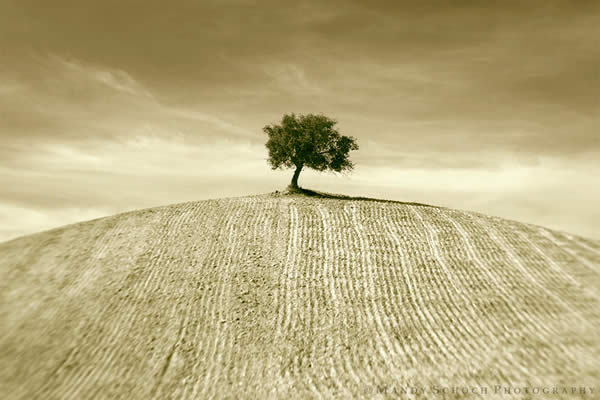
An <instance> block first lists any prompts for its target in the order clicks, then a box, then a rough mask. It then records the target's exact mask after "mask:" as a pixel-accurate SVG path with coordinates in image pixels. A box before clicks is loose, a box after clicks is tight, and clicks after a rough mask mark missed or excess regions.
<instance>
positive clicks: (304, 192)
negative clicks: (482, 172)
mask: <svg viewBox="0 0 600 400" xmlns="http://www.w3.org/2000/svg"><path fill="white" fill-rule="evenodd" d="M272 194H273V195H276V196H306V197H313V198H317V199H335V200H361V201H376V202H380V203H396V204H406V205H411V206H421V207H433V208H443V207H440V206H434V205H431V204H425V203H417V202H412V201H400V200H387V199H376V198H373V197H363V196H347V195H345V194H337V193H327V192H320V191H317V190H312V189H305V188H301V187H298V188H290V187H288V188H287V189H286V190H284V191H275V192H274V193H272Z"/></svg>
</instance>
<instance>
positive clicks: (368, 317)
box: [0, 195, 600, 399]
mask: <svg viewBox="0 0 600 400" xmlns="http://www.w3.org/2000/svg"><path fill="white" fill-rule="evenodd" d="M0 293H1V294H0V296H1V301H0V398H3V399H32V398H40V399H92V398H94V399H95V398H133V399H149V398H156V399H163V398H178V399H179V398H182V399H196V398H211V397H216V398H282V397H287V398H314V397H327V398H352V397H359V398H360V397H364V398H371V397H372V396H375V395H380V396H381V394H378V392H377V390H381V387H383V386H388V388H390V389H389V390H392V388H394V389H395V390H396V391H401V390H402V388H405V387H406V386H408V385H410V386H418V387H422V388H425V390H426V392H427V393H429V394H430V396H426V398H436V397H433V396H434V395H433V394H431V393H433V392H432V391H433V390H435V388H436V387H437V388H440V387H447V388H451V387H454V386H469V387H471V386H477V387H481V386H488V387H489V389H488V390H489V392H488V394H487V395H485V396H484V397H485V398H494V396H495V395H494V386H495V385H502V386H503V387H506V386H513V387H518V386H529V387H532V386H535V385H537V386H541V387H555V386H558V387H563V386H564V387H569V388H570V387H578V388H579V387H584V386H585V387H588V388H589V387H596V390H600V387H598V386H599V383H600V372H599V371H600V361H599V360H600V339H599V338H598V334H597V332H598V329H599V328H600V242H598V241H593V240H587V239H583V238H580V237H574V236H571V235H567V234H564V233H559V232H556V231H552V230H548V229H545V228H542V227H537V226H532V225H527V224H522V223H518V222H514V221H508V220H505V219H500V218H492V217H486V216H483V215H480V214H476V213H470V212H465V211H457V210H452V209H445V208H437V207H430V206H419V205H411V204H403V203H394V202H378V201H366V200H340V199H319V198H308V197H298V196H273V195H263V196H251V197H242V198H232V199H221V200H209V201H199V202H192V203H185V204H178V205H173V206H166V207H159V208H155V209H146V210H140V211H136V212H129V213H125V214H119V215H116V216H113V217H107V218H101V219H97V220H93V221H88V222H84V223H78V224H74V225H69V226H66V227H63V228H58V229H54V230H51V231H48V232H42V233H39V234H34V235H30V236H26V237H22V238H19V239H15V240H12V241H9V242H6V243H2V244H0ZM377 386H379V387H380V388H379V389H378V388H377ZM587 393H588V394H587V396H583V395H582V397H583V398H591V397H589V396H590V394H589V391H588V392H587ZM437 396H438V397H437V398H443V396H442V394H437ZM446 396H447V398H454V397H457V398H461V399H464V398H478V397H480V396H479V395H478V394H477V392H475V393H471V394H468V395H465V394H460V395H452V394H451V393H450V394H446ZM504 396H505V397H502V398H506V395H504ZM561 396H562V397H563V398H573V397H577V396H578V395H577V394H575V395H572V394H569V395H564V394H563V395H560V394H559V395H558V396H557V395H554V396H553V398H561ZM521 397H523V398H525V395H524V394H513V395H512V396H511V398H521Z"/></svg>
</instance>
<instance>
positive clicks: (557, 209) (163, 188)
mask: <svg viewBox="0 0 600 400" xmlns="http://www.w3.org/2000/svg"><path fill="white" fill-rule="evenodd" d="M292 112H294V113H297V114H307V113H323V114H325V115H327V116H329V117H332V118H335V119H336V120H337V121H338V125H337V126H338V129H339V131H340V132H341V133H342V134H346V135H352V136H354V137H356V138H357V140H358V144H359V146H360V150H358V151H355V152H352V153H351V159H352V160H354V161H355V163H356V168H355V170H354V171H353V173H351V174H344V175H339V174H327V173H316V172H313V171H310V170H305V171H303V172H302V174H301V176H300V185H301V186H303V187H308V188H311V189H316V190H323V191H327V192H333V193H344V194H348V195H359V196H365V197H377V198H384V199H392V200H401V201H415V202H421V203H429V204H435V205H440V206H446V207H452V208H458V209H462V210H472V211H477V212H481V213H484V214H489V215H495V216H500V217H505V218H509V219H513V220H518V221H522V222H529V223H533V224H537V225H543V226H546V227H549V228H553V229H558V230H561V231H566V232H570V233H573V234H577V235H582V236H586V237H589V238H594V239H600V210H599V207H598V204H600V163H599V162H598V160H599V154H600V132H599V128H600V2H598V1H584V0H578V1H573V0H567V1H553V0H543V1H542V0H540V1H510V0H508V1H503V2H484V1H462V0H455V1H418V2H415V1H411V2H408V1H392V0H389V1H382V0H369V1H337V0H334V1H322V0H321V1H319V0H317V1H295V2H282V1H270V0H268V1H247V0H238V1H230V0H218V1H217V0H215V1H212V0H203V1H178V0H172V1H169V2H164V1H155V0H146V1H126V2H123V1H112V0H105V1H102V2H99V1H89V0H81V1H64V0H55V1H52V2H44V1H30V0H3V1H2V2H1V4H0V241H3V240H9V239H11V238H14V237H18V236H21V235H26V234H29V233H33V232H37V231H40V230H46V229H50V228H54V227H57V226H61V225H65V224H69V223H73V222H77V221H83V220H88V219H92V218H97V217H102V216H107V215H112V214H115V213H119V212H124V211H129V210H135V209H139V208H146V207H154V206H160V205H166V204H172V203H180V202H185V201H193V200H203V199H210V198H221V197H231V196H244V195H250V194H260V193H267V192H273V191H275V190H281V189H283V188H285V186H286V185H287V184H288V183H289V180H290V179H291V176H292V172H293V171H290V170H284V171H279V170H278V171H273V170H271V169H270V167H269V165H268V164H267V162H266V158H267V150H266V148H265V147H264V144H265V142H266V135H265V134H264V133H263V132H262V127H263V126H265V125H267V124H272V123H277V122H279V121H280V120H281V117H282V116H283V114H284V113H292Z"/></svg>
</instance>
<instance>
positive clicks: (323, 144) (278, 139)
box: [263, 113, 358, 190]
mask: <svg viewBox="0 0 600 400" xmlns="http://www.w3.org/2000/svg"><path fill="white" fill-rule="evenodd" d="M336 123H337V121H336V120H334V119H331V118H328V117H326V116H324V115H321V114H319V115H314V114H307V115H298V116H296V115H295V114H293V113H292V114H284V116H283V118H282V119H281V124H273V125H266V126H265V127H264V128H263V131H264V132H265V133H266V134H267V135H268V136H269V139H268V140H267V143H266V145H265V146H266V147H267V149H268V150H269V159H268V163H269V164H270V165H271V168H272V169H281V168H295V170H294V175H293V177H292V182H291V184H290V189H292V190H294V189H298V177H299V176H300V172H301V171H302V168H304V167H307V168H312V169H314V170H317V171H325V170H330V171H335V172H342V171H349V170H352V169H353V168H354V164H353V163H352V161H350V159H349V158H348V153H349V152H350V151H351V150H358V144H357V143H356V139H355V138H354V137H352V136H342V135H340V133H339V132H338V131H337V130H336V129H335V128H334V126H335V124H336Z"/></svg>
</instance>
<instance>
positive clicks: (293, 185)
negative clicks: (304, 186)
mask: <svg viewBox="0 0 600 400" xmlns="http://www.w3.org/2000/svg"><path fill="white" fill-rule="evenodd" d="M302 167H303V166H302V165H296V171H294V176H293V177H292V183H291V185H290V187H291V188H292V189H298V177H299V176H300V171H302Z"/></svg>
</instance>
